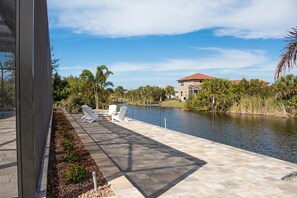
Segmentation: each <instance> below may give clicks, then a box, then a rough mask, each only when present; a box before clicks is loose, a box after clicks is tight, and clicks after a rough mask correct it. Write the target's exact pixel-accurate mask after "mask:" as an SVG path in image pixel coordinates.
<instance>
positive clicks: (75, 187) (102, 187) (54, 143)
mask: <svg viewBox="0 0 297 198" xmlns="http://www.w3.org/2000/svg"><path fill="white" fill-rule="evenodd" d="M63 120H67V118H66V117H65V115H64V113H63V112H62V111H61V110H55V111H54V115H53V129H52V134H51V143H50V153H49V169H48V184H47V197H49V198H51V197H53V198H54V197H65V198H66V197H71V198H73V197H78V196H79V195H83V194H84V193H87V192H90V191H91V190H92V189H93V178H92V172H93V171H95V172H96V177H97V185H98V189H99V190H98V191H97V192H96V195H98V196H96V197H105V196H113V195H115V194H114V193H113V191H112V190H111V188H110V186H109V185H108V184H107V181H106V179H105V178H104V176H103V175H102V173H101V171H100V170H99V169H98V167H97V165H96V163H95V162H94V160H93V159H92V157H91V155H90V153H89V152H88V151H87V150H86V148H85V147H84V145H83V144H82V142H81V140H80V138H79V137H78V135H77V134H76V132H75V130H74V129H73V127H72V126H71V124H70V122H69V121H68V120H67V122H68V126H69V131H70V133H71V134H72V135H73V136H74V139H75V142H76V147H75V150H76V153H77V154H78V156H79V161H78V163H79V164H80V165H82V166H84V167H85V168H86V169H87V171H88V173H89V174H88V177H87V178H86V179H85V180H84V182H82V183H80V184H69V183H66V182H65V180H64V178H63V174H64V170H65V168H66V167H68V166H69V165H71V163H67V162H64V161H63V156H64V153H65V151H64V150H63V148H62V147H61V140H62V139H63V136H62V134H61V133H59V129H58V126H59V123H61V122H62V121H63Z"/></svg>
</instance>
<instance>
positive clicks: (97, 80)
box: [80, 65, 113, 109]
mask: <svg viewBox="0 0 297 198" xmlns="http://www.w3.org/2000/svg"><path fill="white" fill-rule="evenodd" d="M112 74H113V73H112V72H111V71H109V70H108V68H107V67H106V66H105V65H101V66H97V68H96V74H95V76H94V75H93V73H92V72H91V71H90V70H87V69H85V70H83V71H82V73H81V75H80V79H81V80H82V86H83V87H85V91H86V92H90V91H92V92H93V94H94V95H95V104H96V109H99V101H100V99H101V101H104V100H106V97H107V95H108V91H107V89H108V88H109V87H113V83H112V82H111V81H107V80H108V77H109V76H110V75H112ZM99 94H100V97H99Z"/></svg>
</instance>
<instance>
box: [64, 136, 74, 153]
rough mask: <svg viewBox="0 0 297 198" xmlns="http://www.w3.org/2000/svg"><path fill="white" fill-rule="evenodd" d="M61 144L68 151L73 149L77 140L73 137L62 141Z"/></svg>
mask: <svg viewBox="0 0 297 198" xmlns="http://www.w3.org/2000/svg"><path fill="white" fill-rule="evenodd" d="M61 145H62V147H63V148H64V150H66V151H72V150H73V149H74V148H75V142H74V140H73V139H64V140H62V141H61Z"/></svg>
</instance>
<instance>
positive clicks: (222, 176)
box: [71, 115, 297, 197]
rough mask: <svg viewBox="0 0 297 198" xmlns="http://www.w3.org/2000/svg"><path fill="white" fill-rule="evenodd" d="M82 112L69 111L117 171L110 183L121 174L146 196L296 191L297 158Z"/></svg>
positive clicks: (267, 194) (281, 194)
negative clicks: (86, 117) (91, 118)
mask: <svg viewBox="0 0 297 198" xmlns="http://www.w3.org/2000/svg"><path fill="white" fill-rule="evenodd" d="M81 116H82V115H71V117H72V118H73V119H74V120H73V122H75V123H77V124H76V126H77V127H80V128H81V129H82V130H80V131H81V132H80V133H82V131H83V133H86V134H87V135H88V136H89V137H91V139H92V140H93V141H94V143H95V144H96V145H97V147H96V146H92V148H91V151H90V152H92V153H94V152H95V151H96V152H97V151H98V152H102V154H104V155H106V156H107V157H108V158H109V159H110V160H111V161H112V163H113V164H114V167H115V168H117V169H118V170H119V172H120V173H121V174H118V175H114V176H113V179H111V183H112V181H116V180H118V178H121V177H122V176H124V177H125V178H127V179H128V181H129V182H130V184H127V183H124V182H121V185H122V186H130V185H131V184H132V185H133V186H134V187H135V188H136V189H137V190H139V192H140V193H141V194H142V195H143V196H144V197H158V196H160V197H296V196H297V180H296V177H297V164H294V163H290V162H286V161H282V160H278V159H274V158H271V157H267V156H264V155H260V154H256V153H252V152H249V151H245V150H242V149H238V148H234V147H231V146H227V145H223V144H219V143H213V142H212V141H209V140H205V139H202V138H198V137H193V136H191V135H187V134H184V133H180V132H177V131H172V130H165V129H164V128H161V127H158V126H155V125H152V124H147V123H144V122H140V121H137V120H130V121H129V122H124V123H119V122H110V121H104V120H102V121H101V120H100V121H99V122H98V123H91V124H90V123H87V122H83V121H82V120H81V119H80V118H81ZM75 123H74V124H75ZM99 168H100V169H101V168H102V169H105V168H106V165H104V164H103V166H102V167H100V163H99ZM125 182H127V180H125ZM115 185H116V186H117V185H118V184H117V183H115ZM111 187H112V188H113V184H112V186H111ZM130 189H131V190H134V189H132V188H130ZM123 190H125V189H122V192H124V191H123ZM128 191H129V190H128ZM118 192H119V194H116V196H118V197H129V196H130V195H129V192H126V191H125V193H123V194H121V190H119V191H118ZM137 197H139V196H137Z"/></svg>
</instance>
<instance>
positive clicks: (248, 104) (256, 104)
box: [230, 96, 287, 117]
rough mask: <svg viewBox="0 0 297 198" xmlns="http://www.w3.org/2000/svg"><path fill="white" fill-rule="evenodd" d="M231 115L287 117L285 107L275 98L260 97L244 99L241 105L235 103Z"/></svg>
mask: <svg viewBox="0 0 297 198" xmlns="http://www.w3.org/2000/svg"><path fill="white" fill-rule="evenodd" d="M230 112H231V113H241V114H258V115H274V116H279V117H286V116H287V113H286V109H285V106H284V105H283V104H282V103H281V102H278V101H276V100H275V99H274V98H273V97H270V98H262V97H259V96H251V97H244V98H242V99H241V100H240V103H235V104H233V105H232V106H231V108H230Z"/></svg>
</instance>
